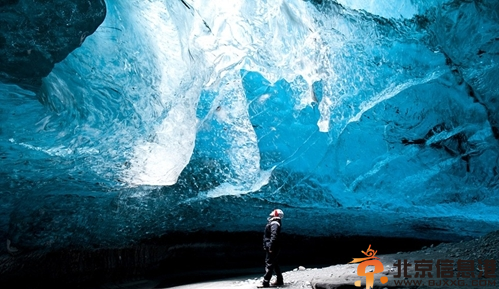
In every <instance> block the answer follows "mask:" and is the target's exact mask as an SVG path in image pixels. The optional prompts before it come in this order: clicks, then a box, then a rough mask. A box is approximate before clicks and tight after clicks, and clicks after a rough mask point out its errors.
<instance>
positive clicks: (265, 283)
mask: <svg viewBox="0 0 499 289" xmlns="http://www.w3.org/2000/svg"><path fill="white" fill-rule="evenodd" d="M262 287H265V288H266V287H270V284H269V281H267V280H263V282H262Z"/></svg>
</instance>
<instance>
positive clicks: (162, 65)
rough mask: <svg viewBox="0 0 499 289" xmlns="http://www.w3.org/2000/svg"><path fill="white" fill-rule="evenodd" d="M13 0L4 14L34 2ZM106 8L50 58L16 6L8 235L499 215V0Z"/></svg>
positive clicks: (442, 231) (302, 229)
mask: <svg viewBox="0 0 499 289" xmlns="http://www.w3.org/2000/svg"><path fill="white" fill-rule="evenodd" d="M11 2H12V3H10V4H9V2H8V1H7V2H6V3H7V4H3V5H4V6H1V5H0V13H7V12H5V11H14V10H15V9H17V8H19V5H25V6H23V7H24V8H25V11H26V12H24V13H27V14H29V13H36V12H37V11H38V10H37V9H35V8H36V7H31V6H26V5H28V4H26V3H28V1H21V0H20V1H11ZM80 2H81V3H80ZM84 2H85V3H87V2H88V1H76V0H75V1H72V3H76V4H75V6H74V7H81V5H83V4H82V3H84ZM97 2H99V1H96V3H97ZM92 3H94V2H92ZM101 3H102V2H101ZM16 5H17V6H16ZM92 5H93V4H92ZM105 6H106V7H105V8H104V7H101V8H100V13H105V15H106V16H105V19H104V20H103V22H102V23H100V21H101V20H100V19H99V17H95V18H92V19H90V18H89V19H88V22H89V23H87V24H88V27H92V25H95V24H96V25H95V26H98V28H97V29H96V30H95V32H93V33H92V34H91V35H88V36H87V35H85V37H83V38H82V39H81V40H82V42H81V43H77V44H78V45H76V46H74V47H72V48H71V49H74V50H72V52H71V53H69V52H68V53H69V54H68V55H67V56H66V57H65V58H64V59H60V58H57V57H54V56H50V55H48V54H46V53H45V56H47V55H48V56H47V59H49V60H50V61H51V62H50V61H49V62H50V63H49V64H44V63H42V60H39V59H31V58H25V59H24V60H27V61H28V63H23V64H18V62H17V60H18V59H17V58H16V56H15V55H18V54H16V53H15V52H16V51H17V50H16V49H18V47H15V45H14V44H12V43H14V42H13V40H12V39H15V37H14V36H15V35H27V34H26V33H28V32H30V31H31V32H32V30H33V29H35V30H36V29H37V28H36V26H29V25H27V26H22V27H15V28H14V27H13V26H12V25H9V24H4V23H8V21H7V20H5V21H3V20H1V21H0V23H1V24H2V26H1V27H0V28H1V29H0V30H1V31H0V32H1V33H2V34H0V51H2V52H5V54H3V56H1V57H0V61H1V62H2V68H1V69H0V81H3V83H0V98H1V100H2V101H1V104H0V105H1V106H0V111H1V114H0V117H1V122H0V125H1V126H0V159H1V167H0V175H1V176H2V178H1V179H0V204H1V205H0V208H1V209H0V237H2V236H3V237H4V238H5V239H9V240H10V241H11V242H12V245H13V246H16V247H17V248H23V247H44V248H52V247H54V248H55V247H61V246H83V247H85V246H93V247H101V246H119V245H123V244H126V243H129V242H133V241H135V240H140V239H142V238H146V237H151V236H157V235H161V234H164V233H165V232H168V231H174V230H181V231H193V230H200V229H208V230H227V231H245V230H260V229H261V228H260V226H261V224H262V221H264V220H265V216H266V214H267V213H268V212H267V211H270V210H271V209H273V208H275V207H280V208H282V209H283V210H285V212H286V218H287V223H286V224H287V225H286V226H287V228H288V230H290V231H292V232H295V233H300V234H311V235H335V234H346V235H354V234H360V235H373V236H382V235H390V236H404V237H406V236H415V235H416V236H418V237H421V238H438V239H443V240H446V239H452V238H454V237H456V236H460V237H469V236H477V235H481V234H483V233H486V232H489V231H491V230H494V229H498V228H499V218H498V217H497V214H496V211H497V207H498V206H499V198H498V197H499V195H498V193H499V186H498V185H499V177H498V164H499V163H498V160H499V150H498V149H499V147H498V139H499V110H498V106H497V101H498V97H499V93H498V88H497V81H496V80H497V79H498V78H499V70H498V65H497V63H498V61H499V59H498V57H499V41H498V38H497V35H499V19H498V17H499V2H497V1H495V0H483V1H458V0H454V1H451V0H439V1H429V0H428V1H410V0H404V1H396V0H383V1H362V0H358V1H355V0H338V1H337V2H335V1H318V0H315V1H303V0H276V1H266V0H258V1H254V0H239V1H202V0H176V1H165V0H150V1H138V0H134V1H128V0H107V1H106V3H105ZM15 7H17V8H15ZM87 8H88V7H87ZM94 8H95V7H92V9H94ZM75 9H76V8H75ZM88 9H90V8H88ZM16 11H17V10H16ZM30 11H31V12H30ZM71 11H73V12H74V13H73V14H70V15H66V14H64V15H66V16H67V17H70V16H71V15H77V13H76V12H75V11H77V10H71ZM85 11H87V12H88V10H85ZM92 11H93V10H92ZM77 12H78V11H77ZM80 12H81V11H80ZM9 13H10V12H9ZM43 13H45V14H50V15H52V14H54V15H58V14H57V13H59V12H58V11H56V10H53V11H51V10H49V8H48V7H47V8H46V10H44V11H43ZM75 13H76V14H75ZM81 13H83V12H81ZM92 13H94V14H95V15H100V14H99V13H97V12H92ZM1 15H6V14H1ZM9 15H10V14H9ZM59 16H60V15H59ZM28 18H29V17H28ZM5 19H7V18H5ZM68 21H69V20H68ZM87 24H85V25H87ZM69 26H71V25H69ZM16 29H17V30H16ZM47 29H49V30H48V31H50V32H51V33H53V34H51V35H55V36H57V35H61V34H60V33H62V32H64V31H67V29H68V28H67V27H66V26H64V25H58V26H57V25H52V26H51V27H49V28H47ZM77 30H78V29H77ZM78 31H80V30H78ZM80 32H81V31H80ZM2 35H9V36H8V37H10V38H6V37H4V36H2ZM34 35H35V36H33V37H34V38H33V41H35V42H36V41H37V40H38V39H41V38H37V37H42V36H41V35H39V34H36V33H35V34H34ZM57 37H59V36H57ZM57 37H56V38H57ZM61 37H62V36H61ZM78 37H81V35H80V36H78ZM5 39H8V40H9V41H7V40H5ZM53 41H54V40H53ZM68 42H69V41H68ZM61 43H63V42H61ZM80 44H81V45H80ZM26 53H27V52H26ZM42 54H43V53H42ZM4 63H5V64H6V65H5V64H4ZM29 63H31V64H29ZM53 63H56V64H55V65H54V67H53V69H51V70H50V74H48V75H47V74H44V73H43V71H45V70H46V69H48V68H49V69H50V68H51V65H53ZM42 64H43V65H42ZM19 65H23V69H22V70H23V71H24V70H27V68H26V67H27V65H31V66H30V68H29V69H30V72H32V73H30V74H29V77H30V78H29V79H28V80H27V78H26V77H24V76H23V77H19V71H20V70H19ZM27 81H28V82H29V84H30V85H26V83H27ZM39 81H41V85H40V86H39V87H38V86H37V85H36V83H38V82H39ZM234 216H237V217H234ZM319 220H320V221H319Z"/></svg>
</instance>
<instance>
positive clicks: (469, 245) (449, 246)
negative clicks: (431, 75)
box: [129, 231, 499, 289]
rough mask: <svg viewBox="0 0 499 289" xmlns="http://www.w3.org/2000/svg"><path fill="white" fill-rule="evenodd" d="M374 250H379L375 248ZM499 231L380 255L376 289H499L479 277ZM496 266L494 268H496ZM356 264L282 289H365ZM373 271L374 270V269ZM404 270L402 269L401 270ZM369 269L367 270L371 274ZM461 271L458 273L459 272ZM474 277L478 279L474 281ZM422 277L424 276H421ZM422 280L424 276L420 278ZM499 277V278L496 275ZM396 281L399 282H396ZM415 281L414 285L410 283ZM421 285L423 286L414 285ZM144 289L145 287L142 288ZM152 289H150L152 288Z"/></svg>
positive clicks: (315, 273)
mask: <svg viewBox="0 0 499 289" xmlns="http://www.w3.org/2000/svg"><path fill="white" fill-rule="evenodd" d="M366 249H367V248H365V249H364V250H366ZM372 249H374V250H376V248H375V247H373V248H372ZM498 250H499V231H496V232H493V233H490V234H488V235H486V236H484V237H482V238H479V239H475V240H471V241H466V242H460V243H442V244H439V245H438V246H429V247H423V248H422V249H421V250H419V251H413V252H398V253H396V254H390V255H379V256H378V255H377V256H378V257H379V258H380V261H381V262H382V264H383V265H384V271H383V272H382V273H378V274H375V275H374V278H375V282H374V287H375V288H382V289H383V288H387V289H388V288H398V289H402V288H411V289H416V288H417V289H429V288H499V280H497V279H499V278H484V277H479V276H480V275H483V274H484V269H485V266H481V267H479V266H478V265H479V264H478V262H479V260H482V261H481V262H483V261H484V260H494V261H496V260H498V259H499V251H498ZM360 251H361V250H359V256H352V258H354V257H355V258H361V257H363V254H362V253H361V252H360ZM404 259H405V260H407V261H408V263H409V264H412V266H409V267H408V271H407V276H411V278H404V276H403V272H401V273H402V275H401V276H400V277H396V275H397V274H398V273H399V272H398V268H397V267H396V266H395V265H394V264H395V263H396V262H397V261H398V260H401V261H402V262H403V260H404ZM423 259H424V260H431V264H432V270H431V272H432V273H433V276H432V278H428V276H426V278H415V277H414V276H415V273H416V272H415V266H414V261H415V260H423ZM445 259H450V260H452V261H453V270H452V271H453V277H450V278H436V264H437V261H438V260H445ZM459 260H473V262H474V266H473V267H474V268H472V269H471V270H472V271H471V272H470V271H465V270H463V269H462V268H458V266H457V263H458V261H459ZM494 266H495V265H494ZM357 267H358V263H357V264H343V265H335V266H330V267H325V268H304V267H299V268H296V269H294V270H292V271H288V272H285V273H284V280H285V285H284V286H280V287H279V288H287V289H302V288H314V289H333V288H359V287H356V286H355V285H354V284H355V281H357V280H361V282H362V283H361V286H360V287H361V288H365V286H366V285H365V277H363V276H358V275H357ZM371 268H372V267H371ZM402 268H403V267H402ZM488 268H489V269H488V271H487V272H485V273H486V274H489V275H496V270H495V267H492V268H491V267H488ZM369 269H370V267H367V270H369ZM458 269H459V270H458ZM461 272H464V273H465V274H466V275H469V276H470V277H466V278H465V277H463V276H461V277H458V274H460V273H461ZM471 273H473V275H474V276H475V277H474V278H473V277H471ZM420 274H421V273H420ZM382 276H386V277H387V278H388V282H386V283H385V284H382V283H381V282H380V281H379V280H380V278H381V277H382ZM420 276H421V275H420ZM497 277H499V275H497ZM395 281H397V282H395ZM411 281H413V282H412V283H410V282H411ZM415 281H419V282H420V283H419V284H417V283H414V282H415ZM261 282H262V278H261V277H256V278H247V277H246V278H244V277H241V278H233V279H229V280H221V281H212V282H205V283H196V284H190V285H183V286H177V287H171V288H175V289H212V288H213V289H214V288H234V289H249V288H256V286H257V285H259V284H261ZM134 286H135V287H129V288H130V289H131V288H146V287H145V286H148V285H147V284H135V285H134ZM142 286H144V287H142ZM150 288H151V287H150ZM156 288H157V287H156Z"/></svg>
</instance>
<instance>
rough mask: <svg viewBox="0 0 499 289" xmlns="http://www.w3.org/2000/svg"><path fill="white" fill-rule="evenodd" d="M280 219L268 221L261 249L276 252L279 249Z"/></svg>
mask: <svg viewBox="0 0 499 289" xmlns="http://www.w3.org/2000/svg"><path fill="white" fill-rule="evenodd" d="M280 234H281V219H280V218H278V217H275V218H271V219H269V222H268V223H267V226H265V231H264V233H263V249H264V250H269V251H277V250H279V249H280V248H281V237H280Z"/></svg>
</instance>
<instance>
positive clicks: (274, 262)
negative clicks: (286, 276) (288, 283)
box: [263, 250, 282, 282]
mask: <svg viewBox="0 0 499 289" xmlns="http://www.w3.org/2000/svg"><path fill="white" fill-rule="evenodd" d="M265 252H266V254H265V275H263V280H264V281H265V282H269V281H270V278H272V273H273V272H274V271H275V275H276V276H277V280H278V281H282V272H281V268H280V267H279V262H278V261H279V250H274V251H272V253H270V252H269V251H268V250H267V251H265Z"/></svg>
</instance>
